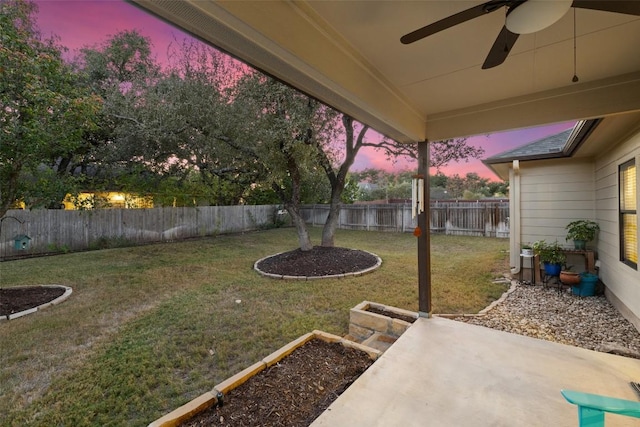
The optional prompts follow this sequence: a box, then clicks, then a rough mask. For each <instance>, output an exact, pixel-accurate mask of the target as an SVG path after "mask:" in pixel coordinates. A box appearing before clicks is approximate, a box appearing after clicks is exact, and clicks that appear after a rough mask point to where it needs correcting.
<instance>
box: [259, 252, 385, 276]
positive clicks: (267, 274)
mask: <svg viewBox="0 0 640 427" xmlns="http://www.w3.org/2000/svg"><path fill="white" fill-rule="evenodd" d="M352 250H356V251H360V252H365V253H368V254H369V255H371V256H374V257H376V265H374V266H372V267H369V268H365V269H364V270H360V271H354V272H351V273H343V274H327V275H324V276H289V275H286V274H273V273H267V272H265V271H262V270H260V269H259V268H258V264H259V263H261V262H262V261H264V260H265V259H269V258H271V257H274V256H278V255H280V254H283V253H284V252H278V253H277V254H273V255H269V256H266V257H264V258H260V259H259V260H257V261H256V262H255V263H253V269H254V270H255V271H257V272H258V274H260V275H262V276H265V277H270V278H272V279H282V280H318V279H342V278H344V277H349V276H353V277H357V276H362V275H363V274H367V273H371V272H372V271H374V270H377V269H378V268H380V266H381V265H382V258H380V257H379V256H378V255H376V254H374V253H373V252H369V251H363V250H361V249H352Z"/></svg>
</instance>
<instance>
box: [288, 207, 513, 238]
mask: <svg viewBox="0 0 640 427" xmlns="http://www.w3.org/2000/svg"><path fill="white" fill-rule="evenodd" d="M301 214H302V216H303V217H304V219H305V221H306V222H307V223H308V224H312V225H323V224H324V223H325V220H326V219H327V215H328V214H329V205H306V206H303V207H302V209H301ZM416 225H417V222H416V219H415V218H411V205H410V204H380V205H358V204H355V205H343V206H342V209H341V210H340V219H339V222H338V227H339V228H343V229H351V230H378V231H395V232H413V230H414V229H415V227H416ZM430 227H431V232H432V233H442V234H450V235H465V236H486V237H499V238H508V237H509V202H439V201H433V202H431V222H430Z"/></svg>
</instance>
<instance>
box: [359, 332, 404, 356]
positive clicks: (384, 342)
mask: <svg viewBox="0 0 640 427" xmlns="http://www.w3.org/2000/svg"><path fill="white" fill-rule="evenodd" d="M396 340H397V338H394V337H391V336H389V335H384V334H381V333H379V332H376V333H374V334H373V335H371V336H370V337H369V338H367V339H366V340H364V341H363V342H362V344H363V345H366V346H369V347H371V348H375V349H376V350H380V351H382V352H385V351H387V349H388V348H389V347H391V345H392V344H393V343H394V342H396Z"/></svg>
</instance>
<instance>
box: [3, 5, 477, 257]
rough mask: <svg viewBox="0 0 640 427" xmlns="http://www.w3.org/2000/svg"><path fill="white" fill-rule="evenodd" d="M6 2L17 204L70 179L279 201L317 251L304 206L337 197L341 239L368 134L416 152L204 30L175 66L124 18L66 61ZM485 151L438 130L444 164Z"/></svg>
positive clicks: (25, 9) (183, 199) (177, 54)
mask: <svg viewBox="0 0 640 427" xmlns="http://www.w3.org/2000/svg"><path fill="white" fill-rule="evenodd" d="M1 4H2V12H3V13H2V15H1V20H0V23H1V24H2V45H1V46H0V61H1V62H0V73H2V81H1V84H2V86H1V91H0V95H1V98H0V107H1V108H2V109H1V111H0V114H1V116H0V126H2V132H0V137H1V138H2V140H1V142H2V145H1V146H0V178H2V182H6V183H8V184H6V185H4V186H3V188H2V189H0V201H1V202H2V203H1V206H2V208H3V209H4V210H5V211H6V208H7V207H8V206H9V205H10V204H11V203H13V202H14V201H15V200H16V199H22V200H26V199H28V198H29V197H30V200H32V201H34V200H36V198H38V197H39V198H40V199H41V200H46V199H47V198H48V199H55V198H58V200H60V198H61V197H64V194H65V192H66V191H69V188H70V187H69V186H65V185H61V184H62V183H65V182H67V180H68V181H69V182H72V181H74V180H75V182H76V183H79V184H78V185H81V186H84V188H83V189H87V188H90V189H93V190H98V189H101V190H105V189H115V188H117V189H124V190H128V191H135V192H140V193H145V194H155V195H156V197H155V200H156V203H157V204H170V205H176V204H178V203H193V204H200V203H207V204H238V203H274V202H277V203H280V204H282V205H283V206H284V207H285V208H286V209H287V211H288V212H289V213H290V215H291V217H292V219H293V223H294V224H295V225H296V228H297V231H298V236H299V242H300V247H301V248H302V249H305V250H306V249H311V248H312V244H311V242H310V240H309V235H308V232H307V230H306V225H305V222H304V219H303V218H302V217H301V216H300V210H299V207H300V205H301V204H302V203H329V204H330V211H329V215H328V218H327V222H326V224H325V228H324V230H323V234H322V245H324V246H333V244H334V242H333V236H334V233H335V227H336V224H337V219H338V215H339V212H340V206H341V204H342V203H344V202H345V201H349V200H353V199H354V198H355V197H357V195H358V194H359V189H358V188H357V180H355V179H353V178H352V177H351V175H352V174H351V172H350V169H351V167H352V165H353V163H354V160H355V158H356V156H357V155H358V153H359V152H360V150H361V149H362V148H363V147H374V148H376V149H378V150H382V151H383V152H384V153H385V154H386V155H387V156H388V157H389V158H395V157H397V156H409V157H414V158H415V157H416V155H417V147H416V146H415V145H407V144H399V143H397V142H395V141H393V140H390V139H387V138H382V139H379V140H373V139H372V138H369V135H368V133H369V127H368V126H366V125H363V124H361V123H358V122H357V121H355V120H354V119H353V118H352V117H349V116H348V115H345V114H341V113H339V112H337V111H335V110H333V109H332V108H330V107H328V106H326V105H324V104H322V103H320V102H319V101H317V100H315V99H313V98H310V97H308V96H306V95H304V94H302V93H300V92H298V91H296V90H295V89H293V88H291V87H289V86H287V85H285V84H283V83H281V82H279V81H276V80H274V79H272V78H270V77H268V76H265V75H263V74H260V73H258V72H256V71H252V70H249V69H248V68H247V67H246V66H244V65H242V64H240V63H238V62H236V61H234V60H232V59H230V58H229V57H227V56H225V55H223V54H221V53H220V52H218V51H216V50H214V49H212V48H210V47H207V46H205V45H202V44H199V43H194V42H181V43H180V42H177V41H176V42H175V43H174V44H173V45H172V46H171V50H172V55H171V57H172V62H171V64H170V65H169V66H168V67H164V68H162V67H160V65H159V64H158V63H157V61H156V59H155V58H154V57H153V55H152V52H153V46H152V44H151V40H150V39H148V38H146V37H144V36H142V35H141V34H139V33H138V32H137V31H122V32H119V33H117V34H115V35H113V36H110V37H109V38H108V39H107V40H105V41H104V43H102V44H100V45H97V46H87V47H84V48H83V49H81V51H80V55H79V56H78V57H77V58H76V59H75V60H74V62H73V64H72V65H69V64H65V63H64V61H63V60H62V55H61V52H62V48H61V47H60V46H57V45H56V44H55V43H54V41H52V40H48V41H43V40H41V39H40V37H39V35H38V33H37V31H36V30H35V26H34V23H33V20H32V14H33V13H34V11H35V6H34V5H33V4H32V3H28V2H25V1H22V0H10V1H6V2H3V3H1ZM482 153H483V150H482V149H481V148H477V147H473V146H471V145H469V144H467V141H466V140H465V139H455V140H447V141H438V142H434V143H432V157H431V160H432V166H435V167H441V166H444V165H446V164H448V163H449V162H451V161H459V160H461V159H465V158H468V157H478V156H480V155H481V154H482ZM43 165H44V166H43ZM36 181H37V182H38V185H37V186H32V189H31V190H29V188H28V187H29V186H28V185H27V184H28V183H30V182H31V183H33V182H36ZM398 187H399V189H400V187H402V190H403V191H404V187H406V184H405V183H398ZM34 188H38V189H39V193H38V194H37V192H36V191H35V190H34ZM40 204H41V205H42V204H43V203H40ZM35 205H36V204H35V203H31V206H35ZM0 213H1V214H4V211H0Z"/></svg>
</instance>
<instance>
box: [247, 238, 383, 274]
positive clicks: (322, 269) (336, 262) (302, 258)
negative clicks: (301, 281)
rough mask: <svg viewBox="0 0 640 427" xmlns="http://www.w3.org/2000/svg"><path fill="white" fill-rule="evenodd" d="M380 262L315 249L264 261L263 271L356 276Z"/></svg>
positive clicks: (365, 255)
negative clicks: (357, 273)
mask: <svg viewBox="0 0 640 427" xmlns="http://www.w3.org/2000/svg"><path fill="white" fill-rule="evenodd" d="M377 262H378V259H377V258H376V257H375V256H374V255H372V254H370V253H368V252H364V251H359V250H355V249H347V248H335V247H333V248H328V247H323V246H314V247H313V249H312V250H310V251H302V250H300V249H296V250H293V251H289V252H284V253H281V254H278V255H274V256H272V257H269V258H267V259H264V260H262V261H260V262H259V263H258V265H257V267H258V269H259V270H260V271H263V272H265V273H271V274H280V275H285V276H306V277H313V276H327V275H335V274H345V273H355V272H358V271H362V270H365V269H367V268H370V267H373V266H375V265H376V263H377Z"/></svg>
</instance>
